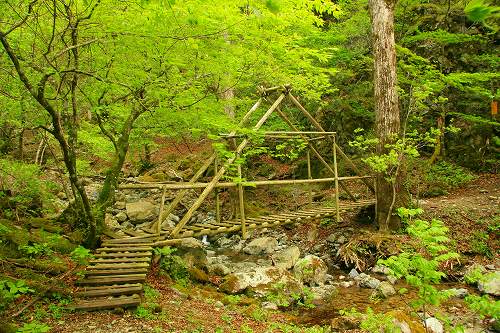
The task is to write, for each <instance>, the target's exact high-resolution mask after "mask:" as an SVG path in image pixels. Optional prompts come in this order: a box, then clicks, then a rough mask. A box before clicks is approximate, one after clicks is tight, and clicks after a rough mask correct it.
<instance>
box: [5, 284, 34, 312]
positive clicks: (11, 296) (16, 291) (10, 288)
mask: <svg viewBox="0 0 500 333" xmlns="http://www.w3.org/2000/svg"><path fill="white" fill-rule="evenodd" d="M33 291H34V290H33V289H31V288H30V287H28V286H27V285H26V282H24V281H23V280H17V281H15V282H13V281H6V280H2V281H0V310H4V309H5V308H6V307H7V306H8V305H9V304H10V302H12V301H13V300H15V299H16V298H18V297H20V296H21V295H23V294H27V293H32V292H33Z"/></svg>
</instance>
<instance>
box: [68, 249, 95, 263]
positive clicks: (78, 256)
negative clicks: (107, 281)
mask: <svg viewBox="0 0 500 333" xmlns="http://www.w3.org/2000/svg"><path fill="white" fill-rule="evenodd" d="M92 257H93V256H92V253H90V250H89V249H86V248H84V247H83V246H81V245H79V246H78V247H77V248H76V249H74V250H73V252H71V259H72V260H73V261H74V262H75V263H77V264H79V265H86V264H87V263H88V259H91V258H92Z"/></svg>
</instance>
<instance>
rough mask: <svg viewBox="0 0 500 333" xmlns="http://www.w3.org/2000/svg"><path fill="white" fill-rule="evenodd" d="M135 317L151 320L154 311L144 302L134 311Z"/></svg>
mask: <svg viewBox="0 0 500 333" xmlns="http://www.w3.org/2000/svg"><path fill="white" fill-rule="evenodd" d="M134 317H136V318H138V319H147V320H151V319H153V318H154V315H153V313H152V312H151V309H150V308H149V307H146V306H144V305H142V304H140V305H139V306H138V307H137V309H135V311H134Z"/></svg>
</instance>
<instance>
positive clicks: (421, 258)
mask: <svg viewBox="0 0 500 333" xmlns="http://www.w3.org/2000/svg"><path fill="white" fill-rule="evenodd" d="M420 213H422V210H421V209H407V208H400V209H398V215H399V216H400V217H401V219H402V220H403V222H404V223H405V224H407V228H406V231H407V232H408V234H409V235H410V236H411V237H412V239H413V240H414V242H412V243H410V244H411V247H409V248H407V249H406V250H405V251H404V252H402V253H400V254H399V255H397V256H391V257H389V258H387V259H385V260H379V261H378V263H379V264H381V265H384V266H386V267H388V268H389V269H390V272H391V274H392V275H394V276H395V277H397V278H404V279H405V280H406V282H407V283H408V284H409V285H411V286H413V287H416V288H418V295H419V298H418V299H417V300H415V301H413V302H412V306H414V307H415V308H416V309H421V308H422V307H424V306H425V305H427V304H431V305H435V306H437V305H439V304H440V303H441V301H443V300H445V299H447V298H448V297H450V296H451V293H450V292H442V291H438V290H437V289H436V288H435V287H434V286H433V284H437V283H439V282H440V281H441V279H442V278H443V277H445V276H446V275H445V274H444V272H442V271H440V266H441V265H442V264H443V263H445V262H447V261H451V260H456V259H458V258H459V255H458V254H457V253H455V252H453V251H450V249H449V248H448V246H447V243H449V241H450V239H449V238H448V236H447V233H448V228H446V227H445V225H444V223H443V222H442V221H439V220H432V221H430V222H429V221H425V220H421V219H414V217H416V216H417V215H418V214H420Z"/></svg>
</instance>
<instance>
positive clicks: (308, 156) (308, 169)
mask: <svg viewBox="0 0 500 333" xmlns="http://www.w3.org/2000/svg"><path fill="white" fill-rule="evenodd" d="M307 177H308V178H309V179H312V172H311V153H310V149H308V150H307ZM312 202H313V197H312V190H311V185H309V205H312Z"/></svg>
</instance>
